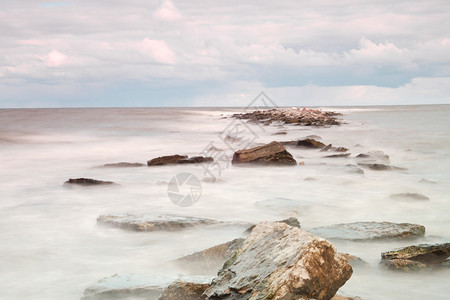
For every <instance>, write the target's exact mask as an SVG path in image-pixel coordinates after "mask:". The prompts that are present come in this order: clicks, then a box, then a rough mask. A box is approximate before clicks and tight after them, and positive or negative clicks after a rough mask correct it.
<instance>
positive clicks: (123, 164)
mask: <svg viewBox="0 0 450 300" xmlns="http://www.w3.org/2000/svg"><path fill="white" fill-rule="evenodd" d="M144 166H145V164H141V163H129V162H119V163H113V164H105V165H103V166H100V168H135V167H144Z"/></svg>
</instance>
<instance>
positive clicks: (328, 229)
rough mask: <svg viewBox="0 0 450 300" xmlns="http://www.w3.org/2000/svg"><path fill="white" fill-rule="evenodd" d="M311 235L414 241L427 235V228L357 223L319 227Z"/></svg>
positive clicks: (393, 224) (397, 224) (380, 223)
mask: <svg viewBox="0 0 450 300" xmlns="http://www.w3.org/2000/svg"><path fill="white" fill-rule="evenodd" d="M310 232H311V233H313V234H315V235H317V236H320V237H323V238H325V239H345V240H354V241H362V240H380V239H413V238H418V237H421V236H423V235H424V234H425V227H424V226H422V225H417V224H410V223H392V222H355V223H343V224H335V225H331V226H324V227H317V228H313V229H311V230H310Z"/></svg>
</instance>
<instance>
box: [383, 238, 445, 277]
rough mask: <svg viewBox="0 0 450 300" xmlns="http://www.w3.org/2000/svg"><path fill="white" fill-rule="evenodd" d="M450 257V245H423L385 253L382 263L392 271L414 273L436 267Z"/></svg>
mask: <svg viewBox="0 0 450 300" xmlns="http://www.w3.org/2000/svg"><path fill="white" fill-rule="evenodd" d="M448 257H450V243H445V244H435V245H428V244H421V245H414V246H408V247H405V248H401V249H397V250H392V251H388V252H384V253H382V254H381V263H382V264H383V265H384V266H386V267H387V268H388V269H391V270H402V271H414V270H421V269H427V268H429V267H436V266H439V265H440V264H442V263H444V262H446V259H447V258H448Z"/></svg>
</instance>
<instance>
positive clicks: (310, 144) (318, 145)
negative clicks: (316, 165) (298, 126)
mask: <svg viewBox="0 0 450 300" xmlns="http://www.w3.org/2000/svg"><path fill="white" fill-rule="evenodd" d="M295 145H296V146H297V147H303V148H313V149H322V148H324V147H326V146H325V144H324V143H322V142H319V141H317V140H315V139H304V140H299V141H297V143H296V144H295Z"/></svg>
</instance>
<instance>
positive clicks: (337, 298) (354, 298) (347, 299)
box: [330, 295, 362, 300]
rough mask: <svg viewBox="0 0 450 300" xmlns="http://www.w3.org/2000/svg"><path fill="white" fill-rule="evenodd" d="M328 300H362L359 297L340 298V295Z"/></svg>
mask: <svg viewBox="0 0 450 300" xmlns="http://www.w3.org/2000/svg"><path fill="white" fill-rule="evenodd" d="M330 300H362V299H361V298H360V297H354V296H351V297H346V296H341V295H335V296H334V297H333V298H331V299H330Z"/></svg>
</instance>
